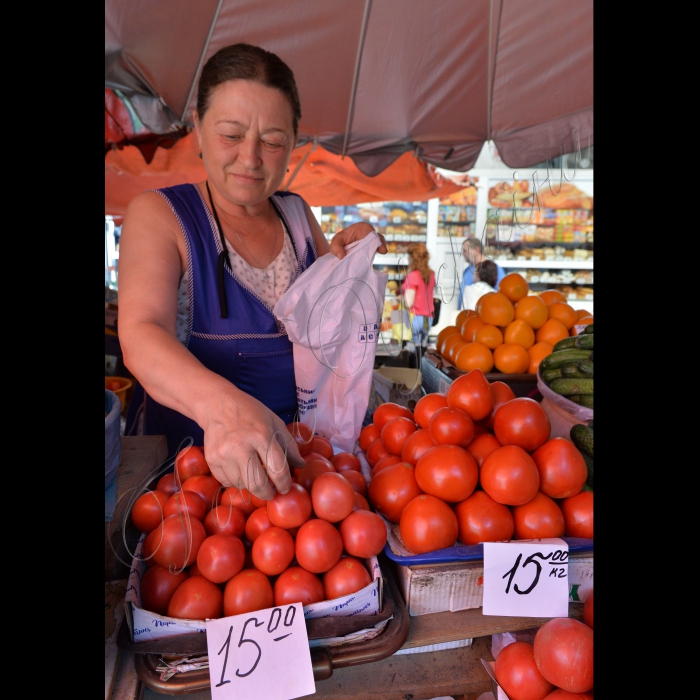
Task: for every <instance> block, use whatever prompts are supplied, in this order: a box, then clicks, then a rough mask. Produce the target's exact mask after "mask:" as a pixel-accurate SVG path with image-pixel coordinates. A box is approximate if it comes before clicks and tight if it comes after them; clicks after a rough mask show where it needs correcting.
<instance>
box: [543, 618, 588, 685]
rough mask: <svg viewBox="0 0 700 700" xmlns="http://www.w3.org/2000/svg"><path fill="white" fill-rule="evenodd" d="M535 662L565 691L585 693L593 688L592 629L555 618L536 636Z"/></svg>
mask: <svg viewBox="0 0 700 700" xmlns="http://www.w3.org/2000/svg"><path fill="white" fill-rule="evenodd" d="M534 647H535V663H536V664H537V668H538V669H539V671H540V673H541V674H542V675H543V676H544V677H545V678H546V679H547V680H548V681H549V682H550V683H554V685H556V686H557V687H558V688H561V689H562V690H568V691H569V692H571V693H586V692H588V691H589V690H591V688H593V630H592V629H591V628H590V627H588V625H585V624H584V623H583V622H579V621H578V620H573V619H571V618H568V617H555V618H554V619H553V620H549V621H547V622H545V623H544V624H543V625H542V627H540V628H539V629H538V630H537V634H536V635H535V643H534Z"/></svg>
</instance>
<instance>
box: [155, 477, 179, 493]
mask: <svg viewBox="0 0 700 700" xmlns="http://www.w3.org/2000/svg"><path fill="white" fill-rule="evenodd" d="M179 490H180V485H179V484H178V483H176V482H175V472H170V474H164V475H163V476H161V477H160V479H158V484H157V485H156V491H162V492H163V493H164V494H165V495H166V496H172V495H173V494H174V493H177V492H178V491H179Z"/></svg>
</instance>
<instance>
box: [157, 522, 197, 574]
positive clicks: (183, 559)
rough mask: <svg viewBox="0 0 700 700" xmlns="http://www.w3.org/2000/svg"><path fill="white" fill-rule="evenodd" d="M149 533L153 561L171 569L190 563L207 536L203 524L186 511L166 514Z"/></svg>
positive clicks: (181, 567)
mask: <svg viewBox="0 0 700 700" xmlns="http://www.w3.org/2000/svg"><path fill="white" fill-rule="evenodd" d="M150 534H151V535H153V536H154V545H155V547H156V549H155V550H154V551H153V559H154V560H155V563H156V564H158V565H159V566H162V567H163V568H164V569H169V570H171V571H175V570H178V569H184V568H185V567H187V566H189V565H190V564H192V563H193V562H194V561H195V560H196V559H197V553H198V552H199V547H200V545H201V544H202V542H204V540H205V539H206V537H207V533H206V530H205V529H204V525H202V523H201V522H200V521H199V520H197V518H191V517H190V516H189V515H188V514H187V513H184V514H183V515H170V516H168V517H167V518H165V519H164V520H163V522H162V523H161V524H160V525H159V526H158V527H157V528H156V529H155V530H153V532H152V533H150ZM149 536H150V535H149ZM159 543H160V544H159ZM171 567H172V568H171Z"/></svg>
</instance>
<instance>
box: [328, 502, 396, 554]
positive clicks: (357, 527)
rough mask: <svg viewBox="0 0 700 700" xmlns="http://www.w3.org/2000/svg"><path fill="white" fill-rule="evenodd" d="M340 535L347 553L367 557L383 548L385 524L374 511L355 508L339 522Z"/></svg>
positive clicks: (385, 535) (385, 534)
mask: <svg viewBox="0 0 700 700" xmlns="http://www.w3.org/2000/svg"><path fill="white" fill-rule="evenodd" d="M340 536H341V537H342V538H343V547H344V548H345V551H346V552H347V553H348V554H350V555H351V556H353V557H360V558H361V559H368V558H369V557H372V556H375V555H377V554H379V552H381V551H382V550H383V549H384V545H385V544H386V537H387V533H386V525H385V524H384V521H383V520H382V519H381V518H380V517H379V516H378V515H377V514H376V513H372V512H370V511H369V510H355V511H353V512H352V513H350V515H348V517H347V518H345V520H343V522H342V523H340Z"/></svg>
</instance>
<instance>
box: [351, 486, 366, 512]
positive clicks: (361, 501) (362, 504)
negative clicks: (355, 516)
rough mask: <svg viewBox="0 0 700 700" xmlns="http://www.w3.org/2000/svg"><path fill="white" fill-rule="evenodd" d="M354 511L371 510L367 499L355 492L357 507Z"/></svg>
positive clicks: (354, 507) (355, 506)
mask: <svg viewBox="0 0 700 700" xmlns="http://www.w3.org/2000/svg"><path fill="white" fill-rule="evenodd" d="M353 510H369V503H368V502H367V499H366V498H365V497H364V496H363V495H362V494H361V493H357V491H355V505H354V506H353Z"/></svg>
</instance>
